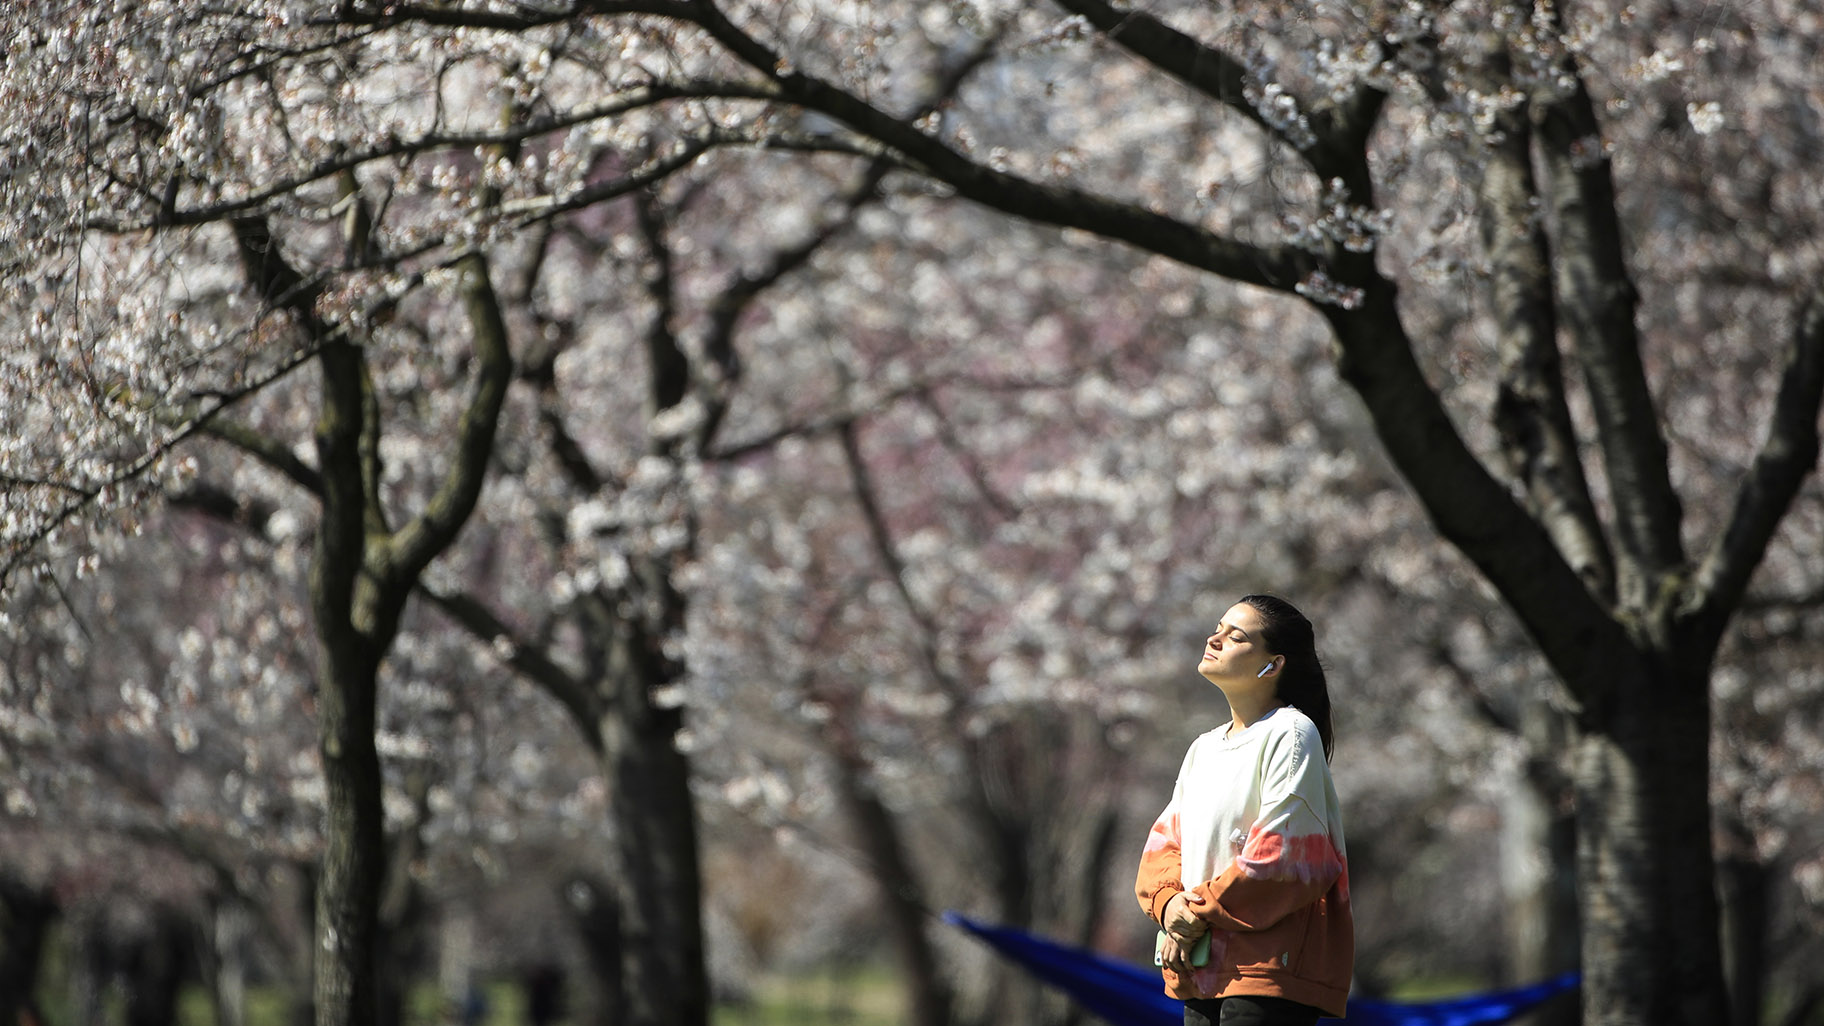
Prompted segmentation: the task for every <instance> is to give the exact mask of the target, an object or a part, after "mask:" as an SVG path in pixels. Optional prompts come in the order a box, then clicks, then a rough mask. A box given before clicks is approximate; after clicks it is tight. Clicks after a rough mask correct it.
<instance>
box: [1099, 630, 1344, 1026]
mask: <svg viewBox="0 0 1824 1026" xmlns="http://www.w3.org/2000/svg"><path fill="white" fill-rule="evenodd" d="M1197 672H1199V673H1201V674H1203V675H1204V677H1206V678H1208V679H1209V680H1210V682H1211V683H1213V684H1215V685H1216V686H1217V687H1219V688H1221V689H1222V693H1223V695H1224V696H1225V697H1226V698H1228V700H1229V711H1230V719H1229V722H1228V723H1226V724H1224V725H1223V726H1221V727H1219V728H1217V729H1215V730H1212V731H1210V732H1209V733H1207V734H1204V735H1203V736H1202V737H1199V738H1198V739H1197V740H1196V741H1194V742H1192V743H1191V749H1190V751H1189V752H1187V753H1186V754H1185V757H1184V765H1183V767H1181V768H1180V769H1179V770H1178V783H1177V785H1176V786H1175V787H1174V788H1173V789H1172V801H1171V804H1169V805H1167V806H1166V807H1165V812H1164V813H1162V814H1161V815H1160V816H1159V821H1158V822H1156V823H1154V824H1153V829H1152V832H1151V833H1150V834H1149V835H1148V836H1147V840H1146V851H1145V853H1144V854H1143V855H1142V856H1141V857H1140V874H1139V878H1138V880H1137V881H1136V882H1135V887H1134V890H1135V893H1136V894H1137V895H1138V896H1139V898H1140V907H1141V908H1143V909H1145V910H1146V913H1147V915H1148V916H1150V917H1151V918H1152V919H1153V921H1154V922H1156V923H1158V924H1159V925H1160V927H1161V928H1162V931H1161V934H1160V939H1159V959H1158V961H1159V963H1160V965H1161V967H1162V971H1163V973H1164V976H1165V989H1166V992H1167V993H1170V994H1172V995H1174V996H1177V997H1180V998H1183V999H1185V1001H1184V1021H1185V1024H1186V1026H1210V1024H1220V1026H1290V1024H1299V1026H1310V1024H1312V1023H1315V1022H1316V1021H1317V1020H1318V1018H1319V1017H1320V1016H1326V1015H1328V1016H1341V1015H1342V1014H1343V1006H1344V1002H1345V999H1346V998H1347V997H1348V994H1349V979H1350V975H1351V973H1352V971H1353V969H1354V963H1355V931H1354V923H1353V920H1352V919H1351V917H1350V913H1349V871H1348V863H1347V861H1346V858H1345V855H1344V849H1343V821H1342V816H1341V814H1340V812H1339V811H1338V807H1337V800H1336V788H1335V786H1334V784H1332V782H1331V780H1330V764H1329V759H1330V748H1331V730H1330V692H1329V689H1328V686H1327V684H1326V683H1325V681H1324V670H1323V667H1322V666H1321V665H1319V663H1318V660H1317V647H1316V641H1315V639H1314V638H1313V634H1312V629H1311V621H1309V620H1307V619H1305V617H1304V615H1303V614H1302V613H1300V612H1299V611H1298V610H1297V609H1295V608H1293V607H1292V605H1291V603H1289V602H1286V601H1285V600H1284V599H1280V598H1276V597H1274V596H1271V595H1249V596H1247V597H1245V598H1243V599H1242V600H1241V601H1240V602H1237V603H1236V604H1235V605H1234V606H1233V607H1231V608H1230V609H1229V611H1228V612H1227V613H1226V614H1224V616H1223V618H1222V622H1221V623H1220V624H1218V625H1217V627H1216V631H1215V633H1213V634H1211V635H1210V637H1209V639H1208V640H1207V641H1206V642H1205V643H1204V649H1203V660H1202V662H1200V663H1199V664H1198V666H1197ZM1206 937H1207V939H1208V943H1207V954H1206V946H1205V945H1204V944H1203V943H1202V941H1203V940H1204V939H1205V938H1206Z"/></svg>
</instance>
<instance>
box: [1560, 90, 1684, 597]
mask: <svg viewBox="0 0 1824 1026" xmlns="http://www.w3.org/2000/svg"><path fill="white" fill-rule="evenodd" d="M1565 70H1566V72H1567V73H1570V74H1573V75H1574V74H1575V73H1576V69H1575V67H1567V68H1566V69H1565ZM1576 81H1577V86H1576V88H1575V89H1574V90H1573V92H1572V94H1571V95H1570V96H1569V97H1567V98H1566V99H1564V100H1561V101H1559V102H1558V103H1555V104H1552V105H1551V106H1549V107H1546V108H1543V109H1542V110H1540V111H1538V112H1537V115H1538V119H1539V129H1540V130H1539V136H1538V138H1539V141H1540V143H1541V145H1540V146H1539V147H1538V148H1537V149H1538V151H1539V153H1540V156H1541V158H1542V160H1543V163H1544V165H1545V167H1546V171H1547V182H1548V186H1547V190H1546V200H1547V207H1548V208H1549V209H1550V210H1551V211H1552V213H1553V215H1554V228H1555V233H1556V238H1555V245H1554V247H1553V251H1554V260H1553V267H1554V269H1555V271H1556V285H1557V294H1558V301H1559V308H1560V309H1561V310H1562V311H1563V313H1564V318H1563V320H1564V326H1565V327H1566V329H1568V331H1569V332H1570V337H1571V338H1572V340H1573V342H1574V344H1575V347H1576V348H1575V352H1576V355H1577V358H1578V361H1579V363H1580V364H1581V365H1582V368H1583V374H1584V378H1585V381H1586V382H1587V385H1588V390H1589V395H1590V404H1591V407H1592V408H1593V409H1594V411H1595V415H1596V424H1597V431H1598V436H1599V441H1600V443H1601V447H1602V452H1603V457H1604V460H1605V461H1606V465H1607V467H1608V476H1609V481H1610V489H1609V491H1610V494H1612V495H1613V496H1614V497H1615V504H1616V515H1615V521H1616V522H1615V533H1616V536H1617V545H1618V547H1619V548H1620V550H1621V551H1620V557H1621V559H1622V560H1623V563H1622V565H1621V567H1620V569H1619V571H1618V573H1619V575H1620V579H1619V580H1618V587H1619V592H1620V598H1621V601H1622V602H1623V603H1624V604H1626V605H1629V606H1633V607H1637V608H1638V607H1642V606H1644V605H1646V604H1647V603H1648V601H1650V600H1649V598H1648V595H1647V592H1648V591H1649V590H1650V589H1651V587H1652V586H1651V584H1650V583H1649V582H1650V580H1651V579H1653V578H1656V577H1657V576H1658V575H1660V574H1663V573H1667V572H1672V571H1674V570H1676V569H1677V568H1678V567H1680V566H1682V565H1683V563H1684V552H1683V545H1682V543H1681V541H1680V538H1679V521H1680V519H1681V517H1682V510H1681V506H1680V503H1679V499H1678V495H1677V493H1676V492H1674V491H1673V490H1672V480H1671V476H1670V472H1669V470H1668V462H1667V454H1666V443H1665V439H1664V437H1663V436H1662V435H1661V433H1660V430H1659V416H1658V413H1657V411H1656V410H1655V409H1654V407H1653V398H1652V395H1651V394H1650V393H1649V392H1648V390H1647V379H1646V371H1645V369H1644V367H1643V366H1642V364H1641V358H1640V335H1639V329H1638V327H1637V326H1636V324H1635V319H1634V318H1635V309H1636V305H1637V303H1638V298H1639V297H1638V293H1637V292H1636V290H1635V288H1634V283H1633V281H1632V280H1631V279H1630V277H1629V274H1628V269H1627V265H1626V260H1625V258H1624V257H1623V253H1622V247H1623V240H1622V237H1621V222H1620V218H1619V215H1618V213H1617V208H1616V196H1615V183H1614V180H1613V178H1612V177H1611V174H1610V164H1609V160H1608V158H1607V156H1606V155H1605V154H1604V153H1603V152H1602V147H1603V142H1602V134H1601V126H1600V125H1599V124H1598V123H1597V120H1596V112H1595V107H1594V105H1593V104H1592V101H1591V99H1590V95H1589V93H1588V91H1587V90H1585V88H1584V86H1583V83H1582V79H1581V78H1580V77H1579V78H1577V80H1576Z"/></svg>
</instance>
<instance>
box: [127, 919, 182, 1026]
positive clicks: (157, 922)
mask: <svg viewBox="0 0 1824 1026" xmlns="http://www.w3.org/2000/svg"><path fill="white" fill-rule="evenodd" d="M192 943H193V934H192V930H191V924H190V923H189V922H188V921H187V920H185V919H184V918H182V917H181V916H179V915H178V914H177V913H176V912H175V911H173V910H172V909H169V908H154V909H153V910H152V921H151V923H150V925H149V926H148V928H147V931H146V933H145V935H144V936H141V937H137V938H135V939H134V941H133V947H132V949H131V951H130V952H129V953H128V956H127V964H126V966H125V968H126V973H125V983H126V991H127V993H126V998H127V1000H126V1015H125V1024H126V1026H170V1024H171V1023H175V1022H176V1021H177V995H178V991H179V990H180V989H181V988H182V986H183V982H184V978H185V975H186V973H185V969H187V968H188V966H187V965H186V959H185V955H186V954H188V953H189V952H190V945H191V944H192Z"/></svg>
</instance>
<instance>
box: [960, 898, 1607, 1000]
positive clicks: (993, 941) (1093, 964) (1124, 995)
mask: <svg viewBox="0 0 1824 1026" xmlns="http://www.w3.org/2000/svg"><path fill="white" fill-rule="evenodd" d="M944 921H945V922H947V923H951V924H953V925H955V926H960V927H962V928H963V929H965V930H968V931H969V932H970V933H973V934H975V935H976V936H977V937H979V938H981V939H982V940H984V941H986V942H987V943H988V944H989V945H990V946H991V947H993V948H994V949H995V950H996V951H998V952H1000V953H1001V954H1003V955H1005V956H1007V957H1008V958H1011V959H1013V960H1014V961H1015V962H1017V963H1019V964H1020V965H1021V966H1022V967H1023V968H1025V969H1026V971H1027V972H1029V973H1031V974H1032V975H1034V976H1036V977H1038V978H1039V979H1040V980H1042V981H1044V982H1045V983H1049V984H1051V985H1052V986H1054V987H1057V988H1059V989H1060V990H1063V991H1064V992H1065V993H1067V994H1069V995H1070V996H1071V997H1073V998H1075V999H1076V1001H1077V1003H1078V1004H1081V1005H1082V1006H1083V1007H1084V1008H1087V1009H1089V1010H1090V1011H1092V1012H1094V1013H1096V1014H1097V1015H1099V1016H1101V1017H1102V1018H1104V1019H1107V1020H1108V1021H1109V1022H1111V1023H1115V1024H1116V1026H1182V1023H1183V1022H1184V1003H1183V1002H1181V1001H1179V1000H1177V999H1176V998H1173V997H1171V996H1170V995H1168V994H1166V993H1165V992H1164V991H1163V990H1161V989H1160V984H1159V975H1158V972H1157V970H1154V969H1151V968H1147V969H1142V968H1140V967H1139V966H1135V965H1130V964H1128V963H1126V962H1117V961H1115V960H1114V959H1110V958H1104V957H1103V956H1101V955H1098V954H1096V953H1095V952H1093V951H1085V950H1083V949H1081V948H1070V947H1065V946H1064V945H1062V944H1057V943H1054V942H1052V941H1048V940H1045V939H1044V938H1042V937H1035V936H1033V935H1032V934H1029V933H1025V932H1023V931H1020V930H1012V929H1008V928H1006V927H1000V926H989V925H987V924H985V923H978V922H976V921H975V920H972V919H970V918H968V917H967V916H963V915H959V914H958V913H955V912H946V913H944ZM1575 986H1577V974H1576V973H1565V974H1564V975H1562V976H1559V977H1556V978H1555V979H1551V980H1547V981H1545V982H1544V983H1535V984H1533V985H1532V986H1530V987H1520V988H1517V989H1514V990H1503V991H1497V992H1494V993H1491V994H1476V995H1473V996H1471V997H1463V998H1452V999H1450V1000H1448V1001H1424V1002H1416V1003H1396V1002H1392V1001H1370V1000H1368V999H1367V998H1350V999H1349V1017H1348V1018H1346V1019H1338V1020H1335V1021H1336V1022H1337V1023H1338V1024H1339V1026H1484V1024H1493V1023H1501V1022H1506V1021H1507V1020H1509V1019H1512V1018H1514V1017H1515V1016H1517V1015H1520V1014H1522V1013H1524V1012H1527V1011H1530V1010H1531V1009H1532V1008H1534V1007H1535V1006H1537V1005H1539V1004H1541V1003H1542V1002H1544V1001H1545V1000H1546V999H1548V998H1551V997H1554V996H1556V995H1558V994H1561V993H1563V992H1565V991H1567V990H1570V989H1572V988H1573V987H1575Z"/></svg>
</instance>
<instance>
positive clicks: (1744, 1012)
mask: <svg viewBox="0 0 1824 1026" xmlns="http://www.w3.org/2000/svg"><path fill="white" fill-rule="evenodd" d="M1771 877H1772V873H1771V871H1770V870H1769V869H1768V867H1767V864H1766V863H1765V862H1762V861H1761V860H1760V859H1759V858H1757V857H1755V855H1754V852H1753V851H1752V849H1751V848H1750V847H1748V846H1747V845H1739V846H1738V847H1737V848H1736V850H1734V851H1731V852H1730V853H1729V854H1727V855H1725V856H1724V857H1723V858H1722V859H1721V860H1720V862H1719V864H1718V866H1717V897H1718V900H1719V901H1720V902H1721V903H1722V920H1723V969H1724V973H1725V974H1726V975H1725V979H1726V980H1727V982H1728V985H1729V1010H1730V1019H1729V1021H1730V1022H1733V1023H1738V1024H1741V1023H1745V1024H1748V1026H1754V1024H1756V1023H1759V1022H1760V1021H1761V1019H1762V1010H1763V1009H1764V1008H1765V1006H1766V998H1767V929H1768V908H1767V896H1768V891H1769V882H1770V879H1771Z"/></svg>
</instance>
